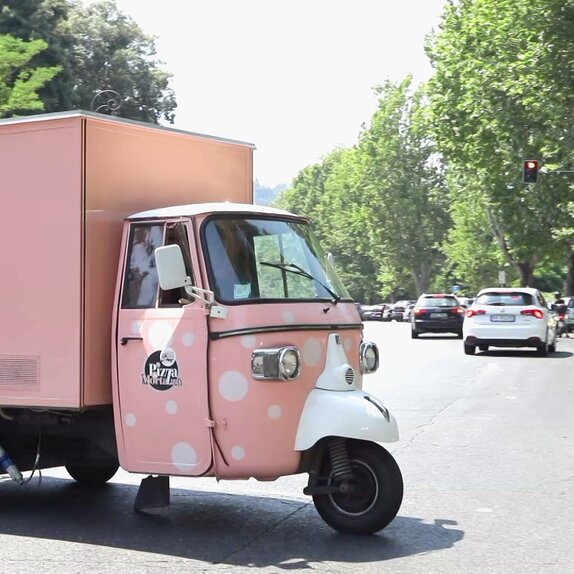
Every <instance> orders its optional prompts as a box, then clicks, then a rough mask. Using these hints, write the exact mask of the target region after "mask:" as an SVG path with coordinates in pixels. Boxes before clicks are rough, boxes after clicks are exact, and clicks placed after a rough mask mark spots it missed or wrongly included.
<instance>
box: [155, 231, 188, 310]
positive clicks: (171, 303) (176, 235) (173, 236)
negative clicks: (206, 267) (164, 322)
mask: <svg viewBox="0 0 574 574" xmlns="http://www.w3.org/2000/svg"><path fill="white" fill-rule="evenodd" d="M165 245H179V247H180V249H181V253H182V254H183V261H184V263H185V270H186V271H187V274H188V275H189V277H191V283H192V285H195V282H194V280H193V273H192V268H191V254H190V252H189V240H188V237H187V228H186V226H185V224H183V223H182V222H176V223H168V224H167V225H166V230H165ZM180 299H186V300H188V301H189V300H191V299H193V297H192V296H191V295H189V294H188V293H186V291H185V289H184V288H183V287H182V288H180V289H170V290H169V291H163V290H162V289H160V290H159V306H160V307H180V306H181V303H180V302H179V300H180Z"/></svg>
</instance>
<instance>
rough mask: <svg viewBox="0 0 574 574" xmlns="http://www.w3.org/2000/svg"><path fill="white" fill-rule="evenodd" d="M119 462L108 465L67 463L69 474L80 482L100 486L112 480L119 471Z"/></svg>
mask: <svg viewBox="0 0 574 574" xmlns="http://www.w3.org/2000/svg"><path fill="white" fill-rule="evenodd" d="M118 468H119V466H118V465H117V464H108V465H100V466H95V465H92V466H90V465H85V464H67V465H66V470H67V471H68V474H69V475H70V476H71V477H72V478H73V479H74V480H75V481H76V482H79V483H80V484H85V485H87V486H100V485H102V484H105V483H106V482H108V480H110V479H111V478H112V477H113V476H114V474H116V472H117V471H118Z"/></svg>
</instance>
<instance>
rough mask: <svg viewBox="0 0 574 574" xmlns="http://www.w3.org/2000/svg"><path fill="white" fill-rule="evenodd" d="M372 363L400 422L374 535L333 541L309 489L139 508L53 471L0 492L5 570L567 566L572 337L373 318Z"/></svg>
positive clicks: (222, 486)
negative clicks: (511, 343)
mask: <svg viewBox="0 0 574 574" xmlns="http://www.w3.org/2000/svg"><path fill="white" fill-rule="evenodd" d="M365 333H366V337H367V338H370V339H371V340H374V341H376V342H377V343H378V344H379V346H380V350H381V368H380V369H379V371H378V372H377V373H375V374H373V375H370V376H369V377H367V380H366V384H365V389H366V390H367V391H369V392H372V393H373V394H375V395H377V396H378V397H380V398H381V399H382V400H383V402H385V403H386V405H387V406H388V407H389V408H390V409H391V411H392V412H393V414H394V415H395V416H396V418H397V421H398V423H399V428H400V432H401V439H400V441H399V442H398V443H394V444H392V445H389V450H390V451H391V452H392V453H393V455H394V456H395V458H396V460H397V461H398V463H399V465H400V467H401V470H402V472H403V476H404V481H405V498H404V502H403V505H402V507H401V510H400V512H399V515H398V516H397V518H396V519H395V520H394V521H393V522H392V523H391V524H390V525H389V526H388V527H387V528H386V529H385V530H384V531H383V532H381V533H379V534H377V535H375V536H370V537H353V536H344V535H340V534H337V533H335V532H333V531H332V530H331V529H330V528H329V527H327V526H326V525H325V524H324V523H323V522H322V521H321V519H320V518H319V516H318V515H317V513H316V511H315V509H314V507H313V504H312V502H311V501H310V499H309V498H308V497H306V496H304V495H303V494H302V489H303V487H304V485H305V484H306V477H304V476H295V477H285V478H282V479H280V480H278V481H276V482H273V483H261V482H256V481H240V482H221V483H219V484H218V483H217V482H216V481H215V480H213V479H176V480H173V479H172V483H171V484H172V490H171V496H172V499H171V506H170V508H169V510H167V511H166V512H163V513H160V514H158V515H156V516H150V515H141V514H136V513H134V512H133V502H134V500H135V495H136V492H137V487H138V485H139V481H140V479H141V478H142V477H141V476H137V475H128V474H127V473H124V472H119V473H118V474H117V475H116V477H115V478H114V479H113V481H112V482H111V483H110V484H109V485H107V486H106V487H104V488H102V489H99V490H96V491H94V490H91V491H90V490H86V489H83V488H81V487H80V486H79V485H77V484H75V483H74V482H73V481H72V480H70V479H69V478H68V476H67V474H66V472H65V471H64V470H62V469H54V470H50V471H45V472H44V473H43V478H42V481H41V483H40V484H38V481H37V479H36V478H34V479H33V480H32V481H31V482H30V484H29V485H27V486H26V487H18V486H17V485H15V484H13V483H11V482H9V481H5V480H4V481H2V482H1V483H0V564H1V565H2V566H1V567H2V572H3V573H6V574H8V573H10V574H16V573H22V572H25V573H28V572H35V573H36V572H41V573H42V574H56V573H57V574H68V573H85V572H86V573H87V572H90V573H99V572H102V573H122V574H137V573H144V572H145V573H155V572H158V573H163V572H178V573H179V572H194V573H203V572H209V573H214V574H220V573H224V572H225V573H229V572H233V573H239V572H244V571H247V570H249V571H252V570H254V569H255V570H258V571H261V572H310V571H313V572H317V573H328V574H333V573H343V572H345V573H347V572H360V573H377V574H380V573H383V572H388V573H392V574H402V573H408V574H417V573H425V574H431V573H437V574H438V573H440V574H455V573H456V574H460V573H489V574H491V573H493V574H499V573H500V574H506V573H517V574H518V573H520V574H529V573H544V574H546V573H548V574H558V573H560V574H567V573H568V574H570V573H571V572H574V543H573V542H572V540H573V533H574V528H573V516H574V501H573V495H574V450H573V448H572V443H573V440H574V416H573V414H574V401H573V399H574V339H561V340H560V341H559V343H558V352H557V353H554V354H551V355H549V356H548V357H537V356H535V355H534V354H533V352H532V351H530V350H524V351H517V350H512V351H511V350H500V351H496V350H495V351H491V352H488V353H477V354H476V355H475V356H466V355H464V353H463V349H462V342H461V341H460V340H458V339H456V338H454V337H451V336H449V335H447V336H439V337H437V336H432V335H428V336H423V337H421V338H419V339H417V340H411V339H410V333H409V327H408V325H406V324H400V323H391V324H388V323H366V324H365Z"/></svg>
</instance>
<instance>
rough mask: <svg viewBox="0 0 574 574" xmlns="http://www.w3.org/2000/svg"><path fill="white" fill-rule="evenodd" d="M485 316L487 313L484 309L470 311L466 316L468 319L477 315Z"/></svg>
mask: <svg viewBox="0 0 574 574" xmlns="http://www.w3.org/2000/svg"><path fill="white" fill-rule="evenodd" d="M484 314H486V311H485V310H484V309H469V310H468V311H467V312H466V316H467V317H468V318H470V317H474V316H475V315H484Z"/></svg>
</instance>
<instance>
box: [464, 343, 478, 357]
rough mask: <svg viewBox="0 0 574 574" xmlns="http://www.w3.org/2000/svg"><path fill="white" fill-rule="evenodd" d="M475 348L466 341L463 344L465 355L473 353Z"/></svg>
mask: <svg viewBox="0 0 574 574" xmlns="http://www.w3.org/2000/svg"><path fill="white" fill-rule="evenodd" d="M475 350H476V346H475V345H468V344H467V343H465V344H464V354H465V355H474V351H475Z"/></svg>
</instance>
